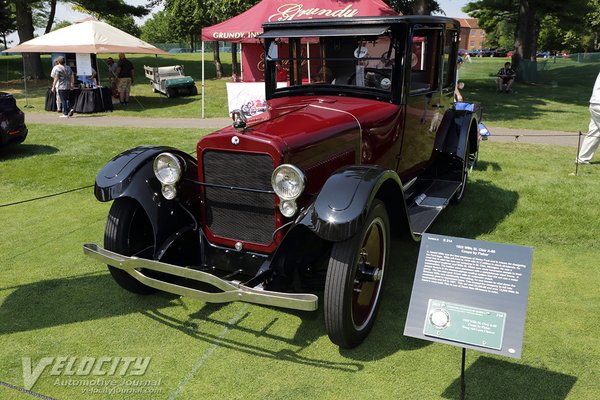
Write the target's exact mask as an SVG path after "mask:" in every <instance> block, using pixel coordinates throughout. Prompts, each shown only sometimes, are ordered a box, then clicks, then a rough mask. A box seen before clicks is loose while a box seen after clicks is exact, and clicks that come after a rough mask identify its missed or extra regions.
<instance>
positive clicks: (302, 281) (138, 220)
mask: <svg viewBox="0 0 600 400" xmlns="http://www.w3.org/2000/svg"><path fill="white" fill-rule="evenodd" d="M458 38H459V24H458V22H456V21H455V20H452V19H449V18H445V17H429V16H427V17H416V16H407V17H377V18H356V19H328V20H323V19H317V20H304V21H291V22H280V23H269V24H265V25H264V34H263V35H261V40H262V41H263V42H264V47H265V60H266V62H265V65H266V75H265V81H266V82H265V84H266V98H267V110H266V112H264V113H262V114H260V115H257V116H255V117H253V118H251V119H248V120H246V118H245V116H244V113H243V112H242V111H241V110H236V111H234V112H233V120H234V122H233V125H232V126H230V127H226V128H224V129H222V130H220V131H217V132H215V133H212V134H210V135H207V136H205V137H203V138H202V139H200V141H199V142H198V145H197V158H194V157H192V156H190V155H188V154H186V153H185V152H183V151H181V150H177V149H174V148H167V147H137V148H134V149H131V150H128V151H126V152H124V153H122V154H120V155H118V156H116V157H115V158H114V159H113V160H111V161H110V162H109V163H108V164H107V165H106V166H105V167H104V168H103V169H102V170H101V171H100V173H99V174H98V176H97V178H96V186H95V193H96V197H97V198H98V200H100V201H109V200H114V201H113V205H112V207H111V209H110V212H109V215H108V219H107V222H106V229H105V237H104V248H102V247H100V246H99V245H96V244H86V245H85V246H84V250H85V252H86V254H88V255H90V256H92V257H94V258H96V259H98V260H101V261H102V262H105V263H107V264H109V269H110V272H111V274H112V276H113V277H114V279H115V280H116V281H117V283H119V284H120V285H121V286H122V287H124V288H125V289H127V290H130V291H132V292H136V293H149V292H152V291H154V290H156V289H159V290H163V291H167V292H171V293H176V294H180V295H184V296H191V297H195V298H198V299H201V300H203V301H206V302H214V303H221V302H231V301H244V302H250V303H256V304H263V305H269V306H279V307H284V308H291V309H298V310H307V311H309V310H316V309H317V300H318V295H321V294H322V304H323V309H324V315H325V324H326V329H327V332H328V334H329V337H330V338H331V340H332V341H333V342H334V343H336V344H338V345H339V346H341V347H346V348H348V347H353V346H356V345H358V344H359V343H361V342H362V341H363V339H364V338H365V337H366V336H367V335H368V333H369V331H370V329H371V327H372V325H373V322H374V320H375V315H376V313H377V309H378V306H379V304H380V303H381V297H382V287H383V282H384V278H385V275H386V271H387V270H388V269H390V268H392V269H396V268H400V267H401V266H400V265H398V264H399V263H401V262H402V260H400V259H396V260H393V261H390V259H389V253H390V247H391V246H392V242H391V237H392V236H398V237H404V238H408V239H409V240H418V239H419V237H420V235H421V234H422V233H423V232H424V231H425V230H426V229H427V228H428V227H429V226H430V225H431V224H432V223H433V221H434V220H435V218H436V217H437V216H438V215H439V213H440V212H441V211H442V210H443V209H444V208H445V207H446V206H447V205H448V204H449V203H450V202H453V201H454V202H458V201H460V200H461V199H462V198H463V196H464V194H465V186H466V183H467V175H468V172H469V167H470V164H471V163H472V162H473V160H474V159H475V155H476V154H477V150H478V120H479V118H480V114H481V113H480V111H479V109H478V107H469V108H467V109H464V107H463V109H461V110H459V109H458V107H454V103H453V93H454V86H455V77H456V70H455V68H456V57H457V49H458ZM282 68H283V69H285V71H286V73H285V74H281V73H280V71H281V69H282ZM282 76H285V77H286V82H277V81H276V80H277V78H278V77H279V78H281V77H282Z"/></svg>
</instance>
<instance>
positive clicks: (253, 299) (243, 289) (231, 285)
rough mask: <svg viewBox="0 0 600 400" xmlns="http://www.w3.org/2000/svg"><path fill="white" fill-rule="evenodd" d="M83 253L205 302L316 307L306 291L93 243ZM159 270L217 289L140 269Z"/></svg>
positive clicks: (156, 285)
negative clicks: (248, 282)
mask: <svg viewBox="0 0 600 400" xmlns="http://www.w3.org/2000/svg"><path fill="white" fill-rule="evenodd" d="M83 253H84V254H85V255H87V256H90V257H92V258H93V259H96V260H98V261H100V262H103V263H106V264H108V265H111V266H113V267H115V268H119V269H122V270H123V271H125V272H127V273H128V274H130V275H131V276H132V277H134V278H135V279H137V280H138V281H140V282H141V283H143V284H144V285H146V286H150V287H153V288H155V289H158V290H162V291H164V292H169V293H174V294H178V295H180V296H186V297H193V298H196V299H198V300H201V301H204V302H207V303H229V302H232V301H242V302H246V303H254V304H262V305H266V306H274V307H283V308H291V309H294V310H302V311H314V310H316V309H317V307H318V297H317V296H316V295H314V294H308V293H306V294H305V293H281V292H271V291H268V290H262V289H257V288H252V287H248V286H244V285H243V284H241V283H240V282H236V281H226V280H223V279H221V278H219V277H216V276H214V275H212V274H209V273H206V272H203V271H198V270H195V269H191V268H185V267H179V266H177V265H172V264H167V263H163V262H160V261H155V260H148V259H145V258H138V257H127V256H124V255H121V254H118V253H114V252H112V251H109V250H106V249H104V248H102V247H100V246H98V245H97V244H95V243H87V244H84V245H83ZM142 268H143V269H146V270H151V271H157V272H162V273H165V274H170V275H175V276H179V277H182V278H186V279H191V280H194V281H197V282H203V283H207V284H209V285H212V286H214V287H216V288H218V289H220V290H222V291H221V292H218V293H210V292H205V291H202V290H199V289H194V288H189V287H186V286H181V285H177V284H175V283H170V282H165V281H161V280H158V279H155V278H151V277H149V276H146V275H144V274H143V273H142V272H141V271H140V269H142Z"/></svg>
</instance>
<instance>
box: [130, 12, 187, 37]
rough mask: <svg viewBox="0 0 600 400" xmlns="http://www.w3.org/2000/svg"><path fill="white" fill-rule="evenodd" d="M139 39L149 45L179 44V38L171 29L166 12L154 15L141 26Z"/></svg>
mask: <svg viewBox="0 0 600 400" xmlns="http://www.w3.org/2000/svg"><path fill="white" fill-rule="evenodd" d="M141 30H142V33H141V36H140V38H141V39H142V40H145V41H146V42H149V43H153V44H156V43H173V42H181V39H182V38H181V36H179V35H177V34H176V33H175V32H174V31H173V30H172V29H171V21H170V18H169V15H168V14H167V12H166V11H164V10H162V11H159V12H157V13H156V14H154V15H153V16H152V17H151V18H150V19H148V20H147V21H146V22H145V23H144V25H142V28H141Z"/></svg>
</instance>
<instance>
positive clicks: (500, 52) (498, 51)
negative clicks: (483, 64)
mask: <svg viewBox="0 0 600 400" xmlns="http://www.w3.org/2000/svg"><path fill="white" fill-rule="evenodd" d="M493 57H506V50H505V49H495V50H494V53H493Z"/></svg>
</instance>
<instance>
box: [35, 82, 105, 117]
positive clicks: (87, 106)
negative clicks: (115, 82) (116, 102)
mask: <svg viewBox="0 0 600 400" xmlns="http://www.w3.org/2000/svg"><path fill="white" fill-rule="evenodd" d="M69 103H70V104H71V107H73V110H74V111H75V112H76V113H84V114H88V113H96V112H104V111H112V110H113V104H112V91H111V90H110V88H105V87H103V88H83V89H79V88H77V89H73V90H71V94H70V97H69ZM45 108H46V111H56V110H58V108H57V106H56V92H53V91H52V90H51V89H48V91H47V92H46V107H45Z"/></svg>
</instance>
